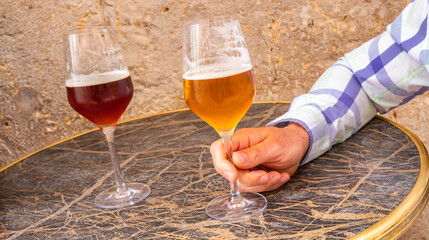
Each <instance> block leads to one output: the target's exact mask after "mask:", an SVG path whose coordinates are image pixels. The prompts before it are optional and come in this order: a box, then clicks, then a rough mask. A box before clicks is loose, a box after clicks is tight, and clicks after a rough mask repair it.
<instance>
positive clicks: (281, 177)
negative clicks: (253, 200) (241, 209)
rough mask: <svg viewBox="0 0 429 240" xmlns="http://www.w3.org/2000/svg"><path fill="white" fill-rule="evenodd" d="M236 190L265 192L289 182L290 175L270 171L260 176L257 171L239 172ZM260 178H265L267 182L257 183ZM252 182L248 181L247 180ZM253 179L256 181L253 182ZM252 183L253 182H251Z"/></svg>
mask: <svg viewBox="0 0 429 240" xmlns="http://www.w3.org/2000/svg"><path fill="white" fill-rule="evenodd" d="M238 173H239V178H238V188H239V189H240V191H242V192H265V191H272V190H274V189H276V188H279V187H280V186H281V185H283V184H284V183H286V182H287V181H289V179H290V175H289V174H288V173H286V172H283V173H279V172H277V171H271V172H268V173H266V175H262V174H261V173H259V171H248V170H239V171H238ZM261 176H264V177H265V176H266V177H267V178H268V180H267V181H259V180H260V179H261ZM249 178H250V179H253V180H250V181H249V180H248V179H249ZM255 179H257V180H256V181H255ZM252 181H253V182H252ZM252 183H253V184H252ZM255 183H256V184H255Z"/></svg>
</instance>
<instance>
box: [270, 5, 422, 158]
mask: <svg viewBox="0 0 429 240" xmlns="http://www.w3.org/2000/svg"><path fill="white" fill-rule="evenodd" d="M428 13H429V4H428V0H415V1H412V2H411V3H409V4H408V5H407V7H406V8H405V9H404V10H403V11H402V13H401V14H400V15H399V16H398V17H397V18H396V19H395V20H394V21H393V23H391V24H390V25H388V26H387V28H386V31H385V32H383V33H382V34H380V35H379V36H377V37H375V38H373V39H371V40H370V41H368V42H366V43H364V44H363V45H362V46H360V47H358V48H356V49H355V50H353V51H351V52H350V53H347V54H346V55H344V57H342V58H340V59H338V61H337V62H336V63H335V64H333V65H332V66H331V67H329V68H328V69H327V70H326V71H325V72H324V73H323V74H322V76H321V77H320V78H319V79H318V80H317V81H316V82H315V84H314V85H313V86H312V88H311V89H310V91H309V93H307V94H304V95H301V96H299V97H296V98H295V99H294V100H293V101H292V104H291V106H290V109H289V111H288V112H287V113H285V114H284V115H282V116H281V117H279V118H277V119H276V120H274V121H272V122H271V123H269V124H268V125H269V126H280V127H281V126H284V125H286V124H288V123H290V122H297V123H299V124H300V125H302V126H303V127H304V128H305V129H306V130H307V132H308V134H309V136H310V148H309V149H308V151H307V154H306V156H305V158H304V159H303V160H302V162H301V165H303V164H305V163H307V162H309V161H311V160H313V159H315V158H316V157H318V156H320V155H321V154H323V153H324V152H326V151H328V150H329V149H330V148H331V147H332V146H333V145H334V144H337V143H340V142H343V141H344V140H346V139H347V138H348V137H350V136H351V135H352V134H354V133H355V132H356V131H358V130H359V129H360V128H361V127H362V126H363V125H365V124H366V123H367V122H368V121H370V120H371V119H372V118H373V117H374V116H375V115H376V114H377V112H378V113H385V112H387V111H389V110H391V109H393V108H395V107H397V106H399V105H402V104H404V103H407V102H408V101H410V100H411V99H413V98H414V97H415V96H417V95H420V94H422V93H424V92H425V91H426V90H427V89H428V87H429V73H428V67H429V36H428Z"/></svg>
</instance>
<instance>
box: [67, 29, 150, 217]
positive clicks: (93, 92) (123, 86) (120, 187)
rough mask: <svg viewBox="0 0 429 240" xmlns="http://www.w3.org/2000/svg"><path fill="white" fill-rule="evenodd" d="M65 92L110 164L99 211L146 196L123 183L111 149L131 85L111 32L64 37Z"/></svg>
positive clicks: (87, 31) (144, 187)
mask: <svg viewBox="0 0 429 240" xmlns="http://www.w3.org/2000/svg"><path fill="white" fill-rule="evenodd" d="M64 56H65V63H66V76H65V78H66V89H67V97H68V101H69V103H70V105H71V107H72V108H73V109H74V110H76V111H77V112H78V113H79V114H81V115H82V116H84V117H85V118H87V119H88V120H90V121H91V122H93V123H95V124H96V125H97V126H98V127H99V128H100V129H101V130H102V131H103V133H104V135H105V137H106V140H107V143H108V146H109V151H110V156H111V160H112V163H113V171H114V175H115V180H116V186H115V187H111V188H108V189H106V190H104V191H103V192H101V193H100V194H99V195H98V196H97V197H96V199H95V205H96V206H97V207H99V208H107V209H110V208H121V207H125V206H129V205H133V204H136V203H138V202H140V201H141V200H143V199H144V198H146V197H147V196H148V195H149V194H150V188H149V187H148V186H147V185H145V184H142V183H125V182H124V180H123V176H122V174H121V172H120V164H119V161H118V156H117V153H116V148H115V141H114V131H115V128H116V123H117V121H118V120H119V118H120V117H121V115H122V114H123V113H124V111H125V109H126V108H127V106H128V104H129V103H130V101H131V98H132V96H133V91H134V89H133V84H132V81H131V78H130V73H129V71H128V67H127V66H126V65H125V64H124V60H123V57H122V54H121V47H120V46H119V44H118V42H117V40H116V38H115V35H114V33H113V31H112V30H111V29H110V28H108V27H96V28H91V29H82V30H76V31H73V32H70V33H68V34H65V35H64Z"/></svg>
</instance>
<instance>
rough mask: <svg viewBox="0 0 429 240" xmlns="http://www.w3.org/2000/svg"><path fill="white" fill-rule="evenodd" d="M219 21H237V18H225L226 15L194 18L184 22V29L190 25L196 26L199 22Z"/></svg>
mask: <svg viewBox="0 0 429 240" xmlns="http://www.w3.org/2000/svg"><path fill="white" fill-rule="evenodd" d="M221 20H224V21H227V20H232V21H238V18H237V16H235V15H231V16H227V15H216V16H198V17H194V18H191V19H189V20H187V21H186V22H185V24H184V26H185V27H186V26H190V25H196V24H200V23H201V22H219V21H221Z"/></svg>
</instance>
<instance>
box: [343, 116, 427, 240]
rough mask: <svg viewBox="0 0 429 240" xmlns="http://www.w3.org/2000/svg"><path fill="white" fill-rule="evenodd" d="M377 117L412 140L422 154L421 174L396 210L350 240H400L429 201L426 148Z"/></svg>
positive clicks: (418, 140) (414, 138) (413, 137)
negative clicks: (398, 239)
mask: <svg viewBox="0 0 429 240" xmlns="http://www.w3.org/2000/svg"><path fill="white" fill-rule="evenodd" d="M376 117H377V118H379V119H381V120H383V121H386V122H388V123H390V124H392V125H394V126H396V127H397V128H399V129H400V130H401V131H403V132H404V133H405V134H407V135H408V136H409V137H410V138H411V140H412V141H413V142H414V144H415V145H416V147H417V149H418V151H419V154H420V173H419V176H418V177H417V180H416V183H415V184H414V186H413V188H412V189H411V191H410V192H409V193H408V195H407V196H406V197H405V198H404V200H402V202H401V203H400V204H399V205H398V206H397V207H396V208H395V209H393V210H392V211H391V212H390V213H389V214H388V215H386V216H385V217H384V218H382V219H381V220H380V221H378V222H377V223H375V224H374V225H372V226H371V227H369V228H367V229H365V230H364V231H362V232H360V233H358V234H357V235H355V236H353V237H352V238H350V239H351V240H354V239H397V238H399V237H400V236H401V235H402V234H403V233H405V231H406V230H408V228H409V227H410V226H411V225H412V224H413V223H414V221H415V220H416V219H417V217H418V216H419V215H420V213H421V212H422V211H423V209H424V207H425V206H426V203H427V202H428V199H429V184H428V181H429V164H428V152H427V150H426V147H425V146H424V144H423V143H422V141H421V140H420V139H419V138H418V137H417V136H416V135H415V134H414V133H413V132H411V131H409V130H408V129H406V128H405V127H403V126H402V125H400V124H398V123H395V122H394V121H392V120H389V119H387V118H385V117H383V116H380V115H377V116H376Z"/></svg>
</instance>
